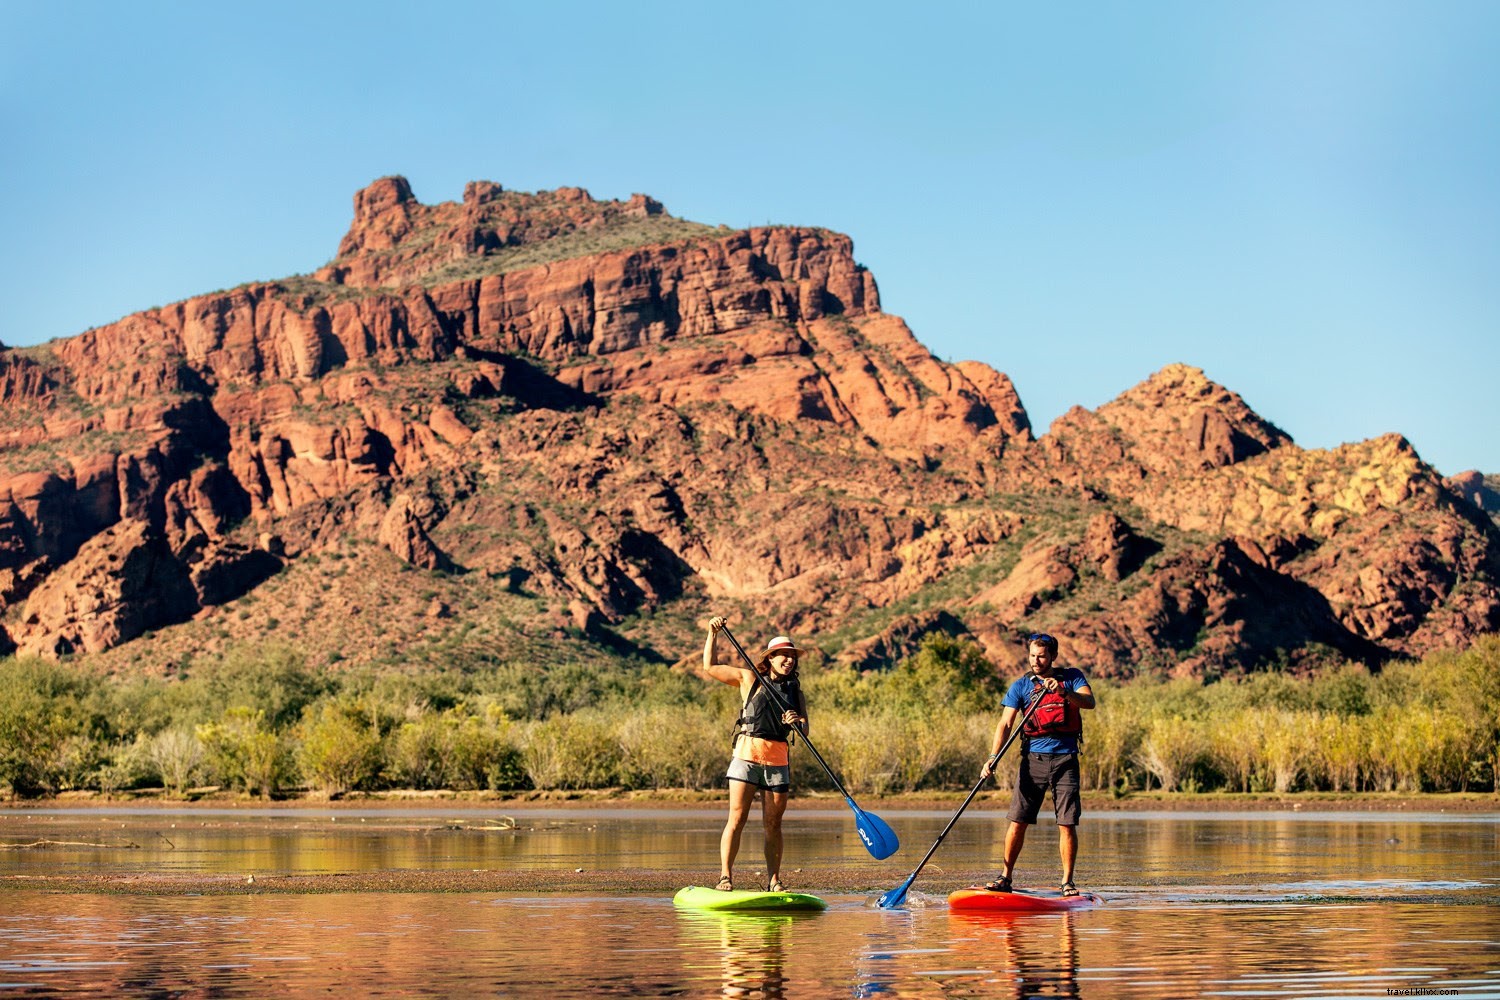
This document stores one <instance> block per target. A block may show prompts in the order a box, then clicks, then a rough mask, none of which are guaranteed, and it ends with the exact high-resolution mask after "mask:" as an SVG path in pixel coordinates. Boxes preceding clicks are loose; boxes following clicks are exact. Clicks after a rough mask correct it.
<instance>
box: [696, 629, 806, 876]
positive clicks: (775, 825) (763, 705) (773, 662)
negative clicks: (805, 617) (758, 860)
mask: <svg viewBox="0 0 1500 1000" xmlns="http://www.w3.org/2000/svg"><path fill="white" fill-rule="evenodd" d="M724 625H725V621H724V619H723V618H718V617H715V618H713V619H712V620H710V621H709V623H708V638H707V640H705V641H704V643H703V670H702V674H703V675H704V676H706V677H709V678H712V679H713V680H716V681H722V682H723V683H725V684H735V685H738V686H739V689H740V716H739V719H738V720H736V722H735V727H734V757H733V759H732V760H730V762H729V771H728V774H727V775H726V776H727V777H728V778H729V819H728V821H727V822H726V823H725V824H724V834H723V836H722V837H720V838H719V871H720V876H721V877H720V878H719V884H718V885H717V886H715V888H717V889H723V890H725V891H728V890H730V889H733V888H734V859H735V855H737V854H739V851H740V833H741V832H742V831H743V830H744V829H745V820H746V819H748V818H749V817H750V803H751V802H753V801H754V800H755V792H756V790H757V789H759V790H760V806H761V818H762V821H763V823H764V826H765V838H766V888H767V889H768V890H769V891H771V892H785V891H786V887H785V886H784V885H782V883H781V816H782V813H784V812H786V800H787V795H788V794H790V792H791V789H792V768H791V759H790V756H789V754H788V742H789V740H790V739H791V734H792V732H793V726H799V727H801V728H802V729H803V730H804V731H805V730H806V727H807V701H806V699H804V698H803V696H802V685H801V683H800V682H799V681H798V679H797V657H798V656H799V655H800V654H801V652H802V651H801V650H800V649H798V648H797V647H796V646H794V645H793V644H792V640H790V639H788V638H787V637H786V636H784V635H779V636H777V637H776V638H774V639H772V640H771V641H770V642H769V643H767V644H766V651H765V652H764V653H762V654H761V657H760V662H759V663H756V664H755V669H754V670H747V669H746V668H745V666H744V664H743V662H741V663H738V664H736V665H733V666H731V665H729V664H726V663H721V662H719V648H718V642H719V632H720V630H721V629H723V628H724ZM731 655H733V654H731ZM768 688H771V689H774V691H775V696H774V697H773V695H772V692H771V690H768ZM778 697H779V699H780V701H779V702H778V700H777V699H778Z"/></svg>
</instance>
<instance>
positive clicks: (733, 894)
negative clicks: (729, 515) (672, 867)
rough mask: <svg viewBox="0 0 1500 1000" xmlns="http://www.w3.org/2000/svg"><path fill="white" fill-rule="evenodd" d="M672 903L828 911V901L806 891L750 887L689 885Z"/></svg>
mask: <svg viewBox="0 0 1500 1000" xmlns="http://www.w3.org/2000/svg"><path fill="white" fill-rule="evenodd" d="M672 904H673V905H674V906H680V907H682V908H683V909H686V910H719V911H725V910H729V911H740V910H826V909H828V904H827V903H826V902H824V901H823V900H821V899H819V898H818V897H817V896H809V895H808V894H807V893H805V892H753V891H751V890H749V889H731V890H729V891H728V892H725V891H723V890H722V889H710V888H707V887H706V886H701V885H690V886H688V887H687V888H686V889H679V890H678V892H677V895H675V896H673V897H672Z"/></svg>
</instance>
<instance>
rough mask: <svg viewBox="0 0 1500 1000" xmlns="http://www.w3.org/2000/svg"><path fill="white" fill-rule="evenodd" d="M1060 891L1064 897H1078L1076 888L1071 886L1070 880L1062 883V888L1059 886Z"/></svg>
mask: <svg viewBox="0 0 1500 1000" xmlns="http://www.w3.org/2000/svg"><path fill="white" fill-rule="evenodd" d="M1061 889H1062V894H1063V895H1064V896H1076V895H1078V886H1076V885H1074V884H1073V881H1072V879H1069V880H1068V881H1066V882H1064V883H1063V884H1062V886H1061Z"/></svg>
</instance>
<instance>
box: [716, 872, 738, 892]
mask: <svg viewBox="0 0 1500 1000" xmlns="http://www.w3.org/2000/svg"><path fill="white" fill-rule="evenodd" d="M714 888H715V889H718V890H719V891H720V892H733V891H734V883H733V882H731V881H730V879H729V876H728V875H725V876H723V877H722V878H720V879H719V884H718V885H716V886H714Z"/></svg>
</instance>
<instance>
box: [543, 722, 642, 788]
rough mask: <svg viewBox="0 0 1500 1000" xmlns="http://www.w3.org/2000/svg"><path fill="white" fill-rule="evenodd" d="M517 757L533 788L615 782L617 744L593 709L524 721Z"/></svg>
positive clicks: (601, 785) (585, 785)
mask: <svg viewBox="0 0 1500 1000" xmlns="http://www.w3.org/2000/svg"><path fill="white" fill-rule="evenodd" d="M521 759H522V761H523V762H524V764H525V768H526V775H527V777H528V778H529V779H530V780H531V784H532V785H533V786H534V787H536V788H544V789H559V788H608V787H611V786H613V785H615V784H616V783H617V778H618V775H619V764H620V745H619V742H618V740H617V739H616V737H615V733H614V732H613V731H612V729H611V727H610V726H609V725H608V724H607V723H606V722H605V721H604V720H603V719H602V718H601V717H600V716H599V714H598V713H597V712H577V713H575V714H573V715H558V716H554V717H552V718H550V719H545V720H543V721H541V722H533V723H530V724H529V725H527V726H526V727H525V731H524V734H523V736H522V739H521Z"/></svg>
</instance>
